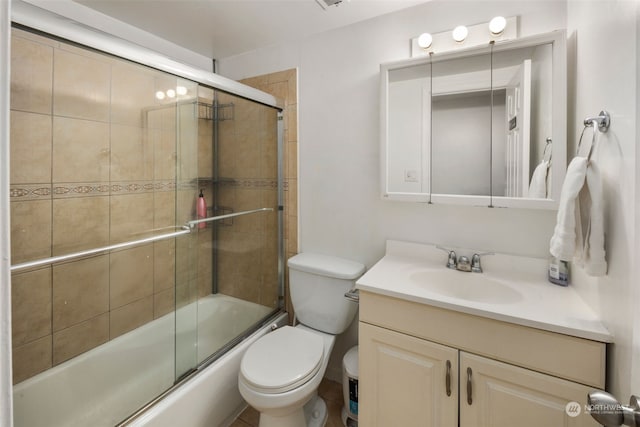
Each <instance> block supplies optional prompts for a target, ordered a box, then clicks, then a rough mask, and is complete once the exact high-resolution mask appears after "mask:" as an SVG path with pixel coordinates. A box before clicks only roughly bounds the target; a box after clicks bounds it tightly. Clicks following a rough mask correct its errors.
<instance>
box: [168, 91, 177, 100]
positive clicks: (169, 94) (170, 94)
mask: <svg viewBox="0 0 640 427" xmlns="http://www.w3.org/2000/svg"><path fill="white" fill-rule="evenodd" d="M167 96H168V97H169V98H175V97H176V91H175V90H173V89H168V90H167Z"/></svg>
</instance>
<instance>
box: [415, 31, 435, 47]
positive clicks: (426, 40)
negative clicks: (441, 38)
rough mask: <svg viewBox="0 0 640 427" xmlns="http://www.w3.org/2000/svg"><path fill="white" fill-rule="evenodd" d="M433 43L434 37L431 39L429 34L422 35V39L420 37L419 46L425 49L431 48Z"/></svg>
mask: <svg viewBox="0 0 640 427" xmlns="http://www.w3.org/2000/svg"><path fill="white" fill-rule="evenodd" d="M431 43H433V37H431V34H429V33H422V34H420V37H418V46H420V47H421V48H423V49H426V48H428V47H429V46H431Z"/></svg>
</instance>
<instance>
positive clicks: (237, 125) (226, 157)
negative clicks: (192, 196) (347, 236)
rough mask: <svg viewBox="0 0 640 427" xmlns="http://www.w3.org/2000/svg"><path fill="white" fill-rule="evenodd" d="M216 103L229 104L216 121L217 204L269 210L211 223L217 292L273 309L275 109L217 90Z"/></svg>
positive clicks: (275, 274) (275, 302)
mask: <svg viewBox="0 0 640 427" xmlns="http://www.w3.org/2000/svg"><path fill="white" fill-rule="evenodd" d="M218 102H219V103H220V104H221V105H230V104H233V115H232V117H233V119H230V120H223V121H220V122H218V125H219V127H218V156H219V157H218V177H219V182H218V183H217V185H215V192H216V194H215V195H216V202H217V206H218V208H219V209H226V210H228V211H229V212H230V211H233V212H240V211H246V210H253V209H257V208H263V207H268V208H273V211H272V212H264V213H257V214H252V215H246V216H241V217H236V218H233V220H232V221H227V222H224V223H222V224H219V225H218V226H217V241H216V249H217V251H216V254H217V260H218V262H217V268H218V270H217V284H218V291H219V292H220V293H223V294H226V295H230V296H233V297H237V298H241V299H244V300H247V301H251V302H254V303H257V304H261V305H265V306H268V307H273V308H275V307H277V306H278V293H279V289H278V271H277V262H278V245H277V243H278V239H277V237H278V234H277V233H278V224H277V217H278V216H277V207H278V193H277V178H278V170H277V128H276V124H277V112H276V111H275V110H274V109H273V108H270V107H266V106H263V105H259V104H256V103H254V102H250V101H247V100H243V99H240V98H237V97H233V96H230V95H227V94H219V98H218ZM226 108H230V107H226ZM225 116H227V114H225ZM229 117H231V116H229Z"/></svg>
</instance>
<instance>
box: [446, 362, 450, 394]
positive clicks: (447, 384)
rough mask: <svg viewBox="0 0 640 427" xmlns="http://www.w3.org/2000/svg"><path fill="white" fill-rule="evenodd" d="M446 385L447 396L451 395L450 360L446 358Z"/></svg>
mask: <svg viewBox="0 0 640 427" xmlns="http://www.w3.org/2000/svg"><path fill="white" fill-rule="evenodd" d="M445 383H446V386H447V396H451V361H450V360H447V377H446V379H445Z"/></svg>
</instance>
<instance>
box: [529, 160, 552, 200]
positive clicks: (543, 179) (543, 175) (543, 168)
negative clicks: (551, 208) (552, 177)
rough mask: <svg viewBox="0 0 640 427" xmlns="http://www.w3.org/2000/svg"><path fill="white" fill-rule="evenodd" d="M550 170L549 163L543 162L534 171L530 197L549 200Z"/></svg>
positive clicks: (530, 185)
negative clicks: (548, 173)
mask: <svg viewBox="0 0 640 427" xmlns="http://www.w3.org/2000/svg"><path fill="white" fill-rule="evenodd" d="M548 170H549V162H547V161H546V160H543V161H542V162H540V164H539V165H538V166H536V168H535V169H534V170H533V175H531V183H530V184H529V197H532V198H535V199H546V198H547V171H548Z"/></svg>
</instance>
